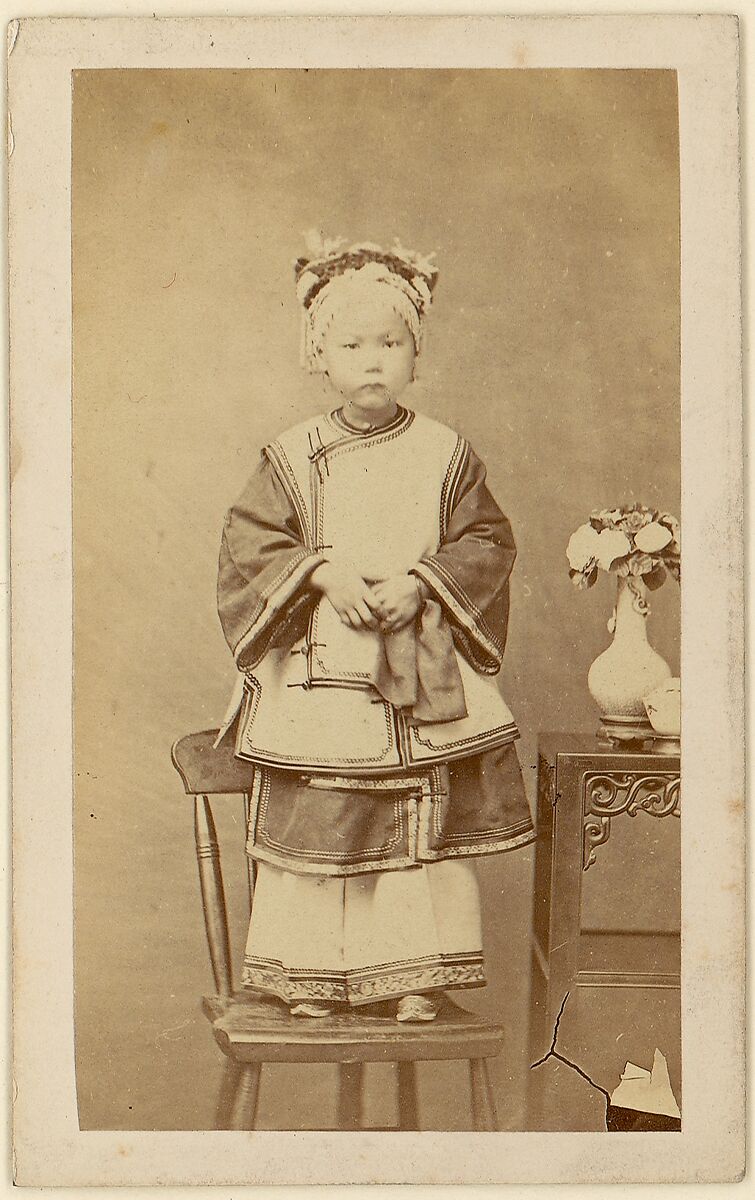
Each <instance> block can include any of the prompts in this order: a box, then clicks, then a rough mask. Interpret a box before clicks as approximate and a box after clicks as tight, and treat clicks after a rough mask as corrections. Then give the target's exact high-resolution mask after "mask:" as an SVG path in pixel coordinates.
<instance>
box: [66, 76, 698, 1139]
mask: <svg viewBox="0 0 755 1200" xmlns="http://www.w3.org/2000/svg"><path fill="white" fill-rule="evenodd" d="M73 111H74V117H73V279H74V294H73V305H74V309H73V311H74V531H75V534H74V537H75V546H74V565H75V809H76V814H75V815H76V822H75V830H76V833H75V880H76V888H75V891H76V894H75V903H76V926H75V928H76V1024H77V1028H76V1034H77V1063H78V1088H79V1106H80V1116H81V1124H82V1127H83V1128H90V1129H91V1128H98V1129H202V1128H211V1126H212V1120H213V1111H214V1103H215V1089H216V1085H217V1082H218V1080H219V1075H220V1063H221V1056H220V1054H219V1052H218V1050H217V1049H216V1047H215V1046H214V1044H213V1042H212V1038H211V1035H210V1032H209V1028H208V1027H207V1024H206V1021H205V1019H204V1018H203V1017H202V1016H201V1015H200V1013H199V1008H198V999H199V997H200V995H201V994H202V993H203V992H209V991H212V979H211V975H210V970H209V965H208V961H207V957H206V950H205V941H204V928H203V922H202V914H201V906H200V902H199V892H198V884H197V870H196V864H195V860H194V847H193V828H192V811H191V802H190V800H188V799H187V798H186V797H185V796H184V794H183V791H182V787H181V784H180V781H179V779H178V776H177V775H176V774H175V771H174V770H173V767H172V766H171V762H170V746H171V743H172V742H173V740H174V739H175V738H176V737H178V736H180V735H181V734H184V733H188V732H191V731H193V730H198V729H206V728H211V727H215V726H217V725H218V724H219V723H220V720H221V719H222V717H223V714H224V711H225V707H226V703H227V700H228V695H229V693H230V690H231V687H232V684H233V680H234V674H235V671H234V667H233V664H232V659H231V655H230V652H229V651H228V649H227V647H226V645H225V642H224V640H223V637H222V634H221V631H220V627H219V624H218V620H217V616H216V612H215V577H216V566H217V554H218V547H219V539H220V531H221V528H222V522H223V516H224V513H225V511H226V509H227V508H228V506H229V505H230V504H231V502H232V501H233V500H234V499H235V498H236V496H237V495H238V493H239V492H240V490H241V488H242V487H243V484H244V482H245V479H246V477H247V476H248V474H249V473H250V471H251V469H252V467H253V465H254V463H255V461H256V459H257V456H258V454H259V449H260V447H261V446H262V445H263V444H264V443H265V442H266V441H267V440H269V439H270V438H271V437H273V436H274V435H275V434H276V432H278V431H279V430H280V429H282V428H285V427H287V426H289V425H291V424H293V423H295V422H297V421H299V420H301V419H303V418H304V417H306V416H308V415H310V414H313V413H316V412H318V411H321V410H323V409H325V408H327V407H332V406H333V404H332V402H331V400H330V397H328V396H327V395H326V393H325V391H324V389H323V386H322V383H321V381H320V380H317V379H312V378H309V377H307V376H306V375H305V374H304V373H303V372H302V371H301V369H300V367H299V339H300V313H299V310H298V306H297V303H296V301H295V297H294V290H293V271H292V263H293V260H294V258H295V257H297V255H299V254H301V253H303V252H304V251H305V245H304V236H303V235H304V232H305V231H306V230H308V229H310V228H312V227H316V228H319V229H320V230H322V231H323V233H324V234H325V235H326V236H336V235H342V236H344V237H346V238H347V239H348V240H349V241H350V242H353V241H358V240H369V241H375V242H378V243H381V244H387V243H389V242H390V241H391V240H392V238H393V237H394V236H398V237H399V239H400V240H401V242H402V243H403V244H404V245H405V246H407V247H409V248H411V249H414V250H417V251H420V252H423V253H429V252H431V251H433V250H434V251H436V252H437V264H438V267H439V270H440V277H439V283H438V286H437V289H436V294H435V304H434V307H433V310H432V312H431V315H430V318H429V321H428V325H427V337H426V343H425V349H424V353H423V355H422V357H421V358H420V360H419V363H418V381H417V383H416V384H415V385H413V386H412V387H411V388H410V390H409V392H408V393H407V394H406V396H405V398H404V399H405V402H406V403H407V404H408V405H409V406H410V407H416V408H417V409H419V410H420V411H423V412H426V413H427V414H428V415H430V416H434V417H436V418H438V419H439V420H440V421H443V422H446V423H447V424H450V425H452V426H453V427H455V428H456V429H458V430H459V431H460V432H461V433H463V434H464V435H465V436H466V437H467V438H468V439H469V440H470V442H471V443H472V445H473V447H474V448H475V449H476V450H477V452H478V453H479V454H480V455H481V457H482V458H483V459H484V460H485V462H486V463H487V467H488V477H489V484H490V487H491V490H492V492H493V494H494V495H495V497H496V498H497V500H498V501H499V503H500V505H501V507H502V508H503V509H504V511H505V512H506V513H507V515H508V516H509V518H510V520H511V523H512V525H513V528H514V533H515V536H516V539H517V542H518V546H519V558H518V560H517V564H516V567H515V570H514V575H513V579H512V616H511V623H510V629H509V643H508V648H507V653H506V660H505V664H504V669H503V671H502V674H501V687H502V689H503V692H504V695H505V696H506V699H507V701H508V703H509V705H510V707H511V708H512V710H513V712H514V714H515V716H516V718H517V720H518V723H519V726H520V728H521V731H522V739H521V742H520V743H519V751H520V758H521V762H522V767H523V770H524V774H525V778H526V780H527V785H528V791H529V795H530V799H531V800H532V801H533V802H534V784H535V765H536V742H537V735H538V733H539V732H540V731H544V730H588V731H591V730H594V728H595V727H596V721H597V713H596V711H595V709H594V706H593V703H592V701H591V699H590V696H589V694H588V691H587V686H586V676H587V670H588V667H589V665H590V663H591V662H592V660H593V659H594V658H595V657H596V655H597V654H598V653H599V652H600V651H601V650H602V649H604V648H605V647H606V646H607V645H608V642H609V640H610V639H609V634H608V632H607V629H606V622H607V620H608V618H609V616H610V613H611V609H612V606H613V599H614V589H615V583H614V581H613V579H611V580H610V581H609V580H607V579H606V577H605V576H601V578H600V580H599V582H598V584H597V585H596V587H595V588H593V589H592V590H591V591H588V592H584V593H582V592H577V591H576V590H575V589H574V588H573V587H572V585H571V583H570V581H569V578H568V573H567V561H566V558H565V548H566V544H567V541H568V539H569V536H570V534H571V533H572V531H573V530H574V529H575V528H576V527H577V526H578V525H580V524H582V523H583V522H584V521H585V520H586V519H587V517H588V515H589V513H590V511H591V510H592V509H593V508H597V507H604V506H613V505H615V504H619V503H622V502H625V501H631V500H638V501H641V502H643V503H646V504H648V505H651V506H658V507H661V508H663V509H666V510H669V511H671V512H676V511H677V509H678V505H679V194H678V188H679V179H678V137H677V97H676V79H675V75H674V73H673V72H671V71H649V72H642V71H631V70H542V71H538V70H531V71H528V70H510V71H425V70H369V71H361V70H338V71H325V70H309V71H306V70H240V71H234V70H186V71H183V70H160V71H149V70H123V71H116V70H107V71H85V72H78V73H76V74H75V76H74V110H73ZM651 607H652V615H651V617H650V620H649V635H650V639H651V642H652V643H653V644H654V645H655V646H656V648H657V649H658V650H659V651H660V652H661V653H662V654H663V655H664V656H665V657H666V658H667V659H668V661H669V662H670V663H671V666H672V668H673V670H674V671H675V672H676V671H677V669H678V624H679V621H678V613H679V595H678V589H677V585H676V584H675V583H673V582H672V581H671V580H668V581H667V582H666V584H665V585H664V586H663V588H661V589H660V591H658V592H655V593H652V594H651ZM218 807H221V808H222V810H223V812H222V819H221V821H220V833H221V839H222V843H223V855H224V865H225V875H226V884H227V889H228V891H229V895H230V901H231V916H232V920H233V925H234V939H235V940H234V950H235V953H236V965H237V967H238V963H239V951H240V949H241V946H242V943H243V938H244V934H245V914H244V875H245V869H246V868H245V861H244V854H243V834H244V830H243V815H242V802H241V800H240V798H235V799H229V800H227V801H223V802H221V804H220V805H219V806H218ZM643 822H645V824H644V825H643ZM629 824H630V825H631V826H632V829H631V830H630V831H629V833H628V834H626V837H627V839H629V838H630V837H632V836H636V837H639V838H642V837H643V836H646V832H645V831H647V829H648V828H649V827H650V825H651V824H652V825H653V826H654V828H653V831H652V833H653V836H654V837H656V835H657V837H660V836H665V834H663V835H662V834H661V832H660V827H661V826H666V825H668V824H670V823H667V822H651V820H650V818H645V817H644V816H643V815H642V814H641V815H640V817H639V818H638V820H637V821H636V822H630V823H629ZM613 841H614V839H613V835H612V842H613ZM626 845H627V846H628V845H629V841H627V843H626ZM607 849H608V847H606V850H607ZM532 862H533V852H532V848H531V847H528V848H526V849H524V850H519V851H514V852H513V853H511V854H508V855H502V856H496V857H493V858H489V859H486V860H481V861H480V862H479V877H480V880H481V885H482V891H483V904H484V916H485V939H486V956H487V966H488V975H489V985H488V987H487V988H486V989H485V990H482V991H473V992H469V993H466V995H465V997H464V998H463V1002H464V1003H468V1005H469V1006H470V1007H472V1008H474V1009H475V1010H476V1011H478V1012H481V1013H485V1014H487V1015H489V1016H491V1017H495V1018H497V1019H499V1020H501V1021H502V1022H503V1023H504V1024H505V1025H506V1027H507V1029H508V1032H509V1051H508V1053H507V1055H506V1056H505V1057H504V1058H502V1059H501V1060H497V1061H496V1062H495V1064H494V1081H495V1086H496V1093H497V1100H498V1106H499V1110H500V1115H501V1118H502V1122H503V1127H504V1128H507V1127H508V1128H517V1127H519V1126H521V1122H522V1121H523V1115H522V1097H523V1088H524V1082H525V1077H526V1065H527V1064H526V1054H525V1046H526V1024H527V1017H528V999H529V927H530V914H531V906H532ZM594 874H595V876H596V877H598V868H597V867H596V868H595V872H594ZM592 886H594V887H597V888H598V893H599V891H600V884H599V882H596V883H595V884H594V885H592ZM668 888H669V893H671V892H674V891H675V882H674V881H673V880H672V881H670V882H669V883H668ZM596 894H597V893H596ZM643 895H644V897H645V899H644V901H643ZM657 898H658V893H657V891H655V890H654V889H653V888H649V889H646V890H645V891H644V892H643V894H642V895H640V896H639V897H638V895H637V893H635V896H634V903H635V905H636V906H637V911H636V912H634V913H633V914H632V920H634V921H635V922H637V923H639V924H641V923H642V920H643V919H650V918H651V917H652V915H653V914H652V913H651V912H650V909H651V908H652V907H653V905H654V904H656V902H657ZM643 902H644V903H645V905H646V907H648V906H649V907H648V911H647V912H644V913H643V911H642V905H643ZM671 907H673V905H672V906H671ZM628 1057H631V1054H629V1055H628ZM646 1065H649V1064H646ZM461 1070H462V1068H461V1066H460V1065H458V1064H426V1065H424V1066H423V1067H422V1068H421V1070H420V1112H421V1116H422V1120H423V1124H424V1126H425V1127H426V1128H440V1129H443V1128H445V1129H453V1128H459V1127H463V1125H464V1122H465V1121H466V1114H465V1113H464V1111H463V1110H464V1105H463V1104H460V1103H459V1096H460V1092H459V1089H460V1088H461V1087H462V1076H461V1074H460V1072H461ZM616 1082H618V1079H617V1080H616ZM334 1084H335V1068H333V1067H327V1066H318V1067H308V1068H301V1069H297V1068H293V1067H283V1066H281V1067H275V1068H269V1069H268V1072H267V1074H263V1083H262V1090H261V1097H260V1105H261V1108H260V1117H261V1122H262V1124H263V1126H266V1127H268V1128H271V1127H272V1128H275V1127H278V1128H281V1127H282V1128H297V1127H306V1126H308V1125H310V1126H314V1127H316V1126H318V1125H322V1124H329V1123H332V1121H333V1119H334V1115H335V1087H334ZM366 1100H367V1105H366V1107H367V1117H368V1119H369V1120H371V1121H372V1122H374V1123H375V1124H381V1125H386V1124H389V1123H390V1122H392V1120H393V1118H394V1111H393V1093H392V1079H391V1074H390V1068H389V1067H388V1066H375V1067H374V1068H373V1069H371V1070H370V1069H368V1081H367V1095H366Z"/></svg>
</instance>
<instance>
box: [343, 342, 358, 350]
mask: <svg viewBox="0 0 755 1200" xmlns="http://www.w3.org/2000/svg"><path fill="white" fill-rule="evenodd" d="M343 348H344V350H356V348H357V343H356V342H344V343H343Z"/></svg>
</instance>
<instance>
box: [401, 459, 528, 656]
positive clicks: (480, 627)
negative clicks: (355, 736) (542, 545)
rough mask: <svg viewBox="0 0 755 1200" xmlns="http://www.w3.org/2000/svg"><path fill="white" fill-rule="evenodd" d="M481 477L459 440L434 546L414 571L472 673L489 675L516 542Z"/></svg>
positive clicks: (502, 637)
mask: <svg viewBox="0 0 755 1200" xmlns="http://www.w3.org/2000/svg"><path fill="white" fill-rule="evenodd" d="M485 480H486V470H485V467H484V465H483V463H482V462H481V461H480V459H479V458H478V457H477V455H476V454H475V453H474V451H473V450H472V448H471V447H470V446H469V445H468V444H465V449H464V456H463V458H462V461H461V464H460V468H459V472H458V474H457V476H456V482H455V487H453V489H452V491H450V492H449V495H450V499H449V500H448V502H447V503H448V512H447V513H446V514H444V518H445V528H444V530H443V536H442V538H441V542H440V545H439V547H438V550H437V551H436V553H435V554H432V555H428V556H427V557H426V558H423V559H422V560H421V561H420V562H419V563H417V565H416V567H415V568H414V574H415V575H417V576H418V577H419V578H420V579H421V580H422V581H423V582H424V583H425V584H426V585H427V587H428V588H429V589H430V591H431V592H432V593H433V594H434V595H435V596H436V597H437V598H438V599H439V600H440V602H441V604H442V605H443V609H444V612H445V614H446V616H447V617H448V619H449V621H450V623H451V629H452V633H453V638H454V642H455V644H456V646H457V649H459V650H460V651H461V653H462V654H463V655H464V657H465V658H466V659H467V661H468V662H469V663H470V664H471V666H473V667H474V668H475V669H476V670H477V671H480V672H481V673H484V674H486V675H495V674H496V672H497V671H499V670H500V667H501V663H502V661H503V651H504V647H505V645H506V632H507V627H508V619H509V575H510V574H511V569H512V567H513V565H514V559H515V558H516V545H515V543H514V536H513V534H512V532H511V525H510V524H509V521H508V519H507V517H505V516H504V514H503V513H502V512H501V510H500V508H499V507H498V505H497V504H496V502H495V500H494V499H493V497H492V496H491V494H490V492H489V491H488V487H487V484H486V481H485Z"/></svg>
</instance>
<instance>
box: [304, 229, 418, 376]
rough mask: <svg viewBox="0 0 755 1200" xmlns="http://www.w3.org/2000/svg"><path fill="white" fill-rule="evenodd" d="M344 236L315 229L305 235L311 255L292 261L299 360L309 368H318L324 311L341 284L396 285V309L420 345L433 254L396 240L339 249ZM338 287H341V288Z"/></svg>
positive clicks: (361, 243)
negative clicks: (385, 246) (300, 313)
mask: <svg viewBox="0 0 755 1200" xmlns="http://www.w3.org/2000/svg"><path fill="white" fill-rule="evenodd" d="M344 241H345V239H344V238H336V239H331V240H329V241H326V240H325V239H323V238H321V237H320V235H319V234H318V233H317V231H314V230H313V231H311V232H310V233H309V234H308V235H307V249H308V250H309V252H310V255H311V257H309V258H297V260H296V262H295V264H294V274H295V276H296V295H297V297H298V299H299V302H300V303H301V304H302V306H303V308H304V330H303V334H304V336H303V342H302V365H304V366H307V367H308V368H309V370H310V371H319V370H320V369H321V367H320V365H319V359H318V354H317V351H318V348H319V346H320V344H321V340H322V334H323V332H324V328H323V323H322V320H321V318H322V316H323V314H324V313H325V312H326V311H327V308H328V307H329V305H328V304H327V301H328V299H332V298H333V296H334V289H336V288H337V287H339V285H340V284H341V283H343V284H347V283H348V284H379V285H382V286H388V287H391V288H393V289H394V291H395V295H394V298H393V299H394V303H395V307H396V310H397V311H398V312H399V313H400V315H401V316H402V317H403V319H404V320H405V321H406V323H407V325H408V326H409V329H410V330H411V333H412V337H413V338H414V344H415V348H416V350H417V351H419V348H420V342H421V330H422V320H423V318H424V316H425V314H426V312H427V310H428V308H429V307H430V304H431V303H432V293H433V289H434V287H435V284H436V281H437V278H438V269H437V267H436V266H435V265H434V263H433V262H432V259H433V258H434V257H435V255H434V254H430V255H427V256H425V257H423V256H421V255H419V254H415V253H414V252H413V251H411V250H405V249H404V247H403V246H402V245H401V244H400V243H399V242H398V241H397V240H396V241H394V243H393V247H392V249H391V250H389V251H385V250H382V249H381V247H380V246H376V245H374V244H373V243H371V242H360V243H357V244H356V245H354V246H349V247H348V248H347V249H345V250H342V249H341V247H342V246H343V244H344ZM339 290H340V288H339Z"/></svg>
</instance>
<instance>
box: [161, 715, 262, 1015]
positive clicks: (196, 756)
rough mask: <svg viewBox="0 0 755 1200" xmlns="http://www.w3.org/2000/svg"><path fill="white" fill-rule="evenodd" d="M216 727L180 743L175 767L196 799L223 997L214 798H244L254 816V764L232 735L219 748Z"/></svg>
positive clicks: (226, 974) (204, 888) (222, 911)
mask: <svg viewBox="0 0 755 1200" xmlns="http://www.w3.org/2000/svg"><path fill="white" fill-rule="evenodd" d="M217 732H218V731H217V730H216V729H206V730H203V732H201V733H190V734H187V735H186V736H185V737H182V738H179V739H178V741H177V742H174V744H173V747H172V749H171V758H172V761H173V766H174V767H175V768H176V770H177V771H178V774H179V775H180V776H181V780H182V782H183V785H184V790H185V792H186V794H187V795H189V796H193V797H194V837H195V841H196V848H197V863H198V866H199V884H200V888H201V892H202V908H203V910H204V922H205V931H206V934H207V946H208V949H209V952H210V962H211V963H212V973H213V976H214V979H215V988H216V990H217V992H218V995H220V996H229V995H231V994H232V992H233V975H232V968H231V948H230V936H229V932H228V912H227V908H226V903H225V891H224V888H223V873H222V870H221V866H220V846H219V843H218V837H217V832H216V829H215V820H214V818H213V814H212V804H211V801H210V796H216V795H223V796H238V795H241V796H243V797H244V813H245V818H246V820H247V821H248V820H249V804H250V798H251V790H252V781H253V778H254V766H253V765H252V764H251V763H244V762H242V761H241V760H240V759H238V758H236V757H235V755H234V753H233V746H232V744H231V739H230V738H229V739H227V744H226V743H223V742H221V744H220V745H219V746H218V747H217V749H216V748H215V745H214V743H215V738H216V737H217ZM247 863H248V875H247V878H248V882H249V911H250V912H251V906H252V902H253V899H254V863H253V861H252V860H251V859H248V860H247Z"/></svg>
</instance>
